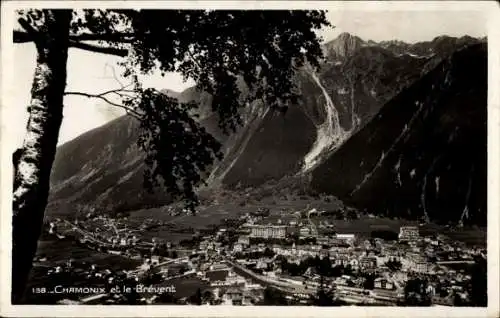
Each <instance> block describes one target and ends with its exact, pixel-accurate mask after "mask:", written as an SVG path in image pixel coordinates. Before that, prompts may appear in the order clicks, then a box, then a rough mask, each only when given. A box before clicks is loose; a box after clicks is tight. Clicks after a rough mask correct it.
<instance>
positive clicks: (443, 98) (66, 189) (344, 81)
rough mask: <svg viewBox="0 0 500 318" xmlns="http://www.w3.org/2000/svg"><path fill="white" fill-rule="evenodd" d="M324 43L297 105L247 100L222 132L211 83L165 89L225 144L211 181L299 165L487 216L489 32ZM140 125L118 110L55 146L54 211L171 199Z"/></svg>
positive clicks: (457, 212) (409, 202)
mask: <svg viewBox="0 0 500 318" xmlns="http://www.w3.org/2000/svg"><path fill="white" fill-rule="evenodd" d="M323 52H324V55H325V61H324V63H323V65H322V67H321V70H320V71H319V72H317V73H316V72H313V71H312V70H311V69H310V68H307V67H304V68H303V69H301V70H300V71H299V72H297V74H296V76H295V79H294V80H295V81H296V86H297V87H298V89H299V90H300V93H301V98H300V100H299V102H298V103H297V104H296V105H292V106H291V107H289V109H288V110H287V112H286V113H284V114H283V113H279V112H274V111H272V110H269V108H268V107H267V106H266V105H263V104H262V103H261V102H254V103H253V104H252V105H250V107H247V108H246V109H245V110H244V112H243V114H242V115H243V119H244V124H243V125H242V127H240V129H239V130H238V131H237V132H236V133H234V134H231V135H229V136H227V135H225V134H223V133H222V131H221V129H220V128H219V127H218V117H217V114H215V113H213V112H212V111H211V96H210V95H209V94H207V93H204V92H199V91H197V90H196V89H195V88H189V89H187V90H185V91H183V92H181V93H176V92H171V91H168V92H167V91H165V93H168V94H169V95H170V96H173V97H176V98H178V99H179V100H180V101H184V102H185V101H195V102H196V103H197V104H198V105H199V107H198V114H199V115H200V117H199V120H200V123H201V125H203V126H204V127H205V128H206V129H207V130H208V131H209V132H210V133H212V134H213V135H214V136H215V137H216V138H217V139H218V140H219V141H220V142H221V143H222V144H223V151H224V154H225V156H224V159H223V160H222V161H220V162H217V163H216V165H215V166H214V167H213V169H212V170H211V171H210V177H209V179H208V180H209V186H208V187H209V188H211V189H221V188H222V189H230V190H232V191H236V192H237V191H241V190H244V189H249V188H252V189H258V188H259V187H262V186H263V185H265V184H269V183H270V182H272V183H273V184H276V187H280V186H281V187H284V184H287V186H289V184H290V180H295V179H297V178H296V177H297V176H299V177H300V178H299V179H300V180H304V179H306V180H308V181H307V189H308V191H309V192H311V193H323V194H331V195H334V196H337V197H338V198H340V199H341V200H343V201H345V202H346V203H348V204H350V205H352V206H353V207H356V208H358V209H360V210H367V211H369V212H371V213H377V214H384V215H391V216H392V215H395V216H403V217H408V218H426V219H429V220H436V221H442V222H448V221H452V222H471V223H484V222H485V218H486V198H485V196H486V118H487V117H486V110H487V103H486V87H487V84H486V78H487V71H486V68H487V50H486V40H485V39H476V38H472V37H468V36H464V37H461V38H453V37H447V36H440V37H437V38H435V39H434V40H432V41H429V42H420V43H414V44H408V43H404V42H401V41H385V42H379V43H376V42H374V41H365V40H362V39H360V38H359V37H357V36H354V35H351V34H348V33H342V34H340V35H339V36H338V37H337V38H336V39H335V40H333V41H331V42H328V43H326V44H325V45H324V46H323ZM138 126H139V125H138V122H136V120H135V119H134V118H131V117H120V118H118V119H116V120H114V121H111V122H109V123H108V124H106V125H104V126H102V127H99V128H97V129H94V130H92V131H89V132H87V133H85V134H83V135H81V136H79V137H78V138H76V139H74V140H72V141H70V142H67V143H65V144H63V145H61V146H60V147H59V148H58V151H57V154H56V159H55V163H54V168H53V171H52V177H51V195H50V198H49V207H48V211H49V214H50V213H52V214H58V213H78V212H81V210H82V209H84V208H88V207H89V206H92V207H94V208H95V209H99V210H103V211H107V212H111V211H115V212H116V211H120V210H134V209H141V208H147V207H151V206H161V205H164V204H168V203H169V202H171V198H170V196H169V195H168V193H165V192H163V191H161V190H158V191H157V193H155V194H148V193H147V192H146V191H145V190H144V189H143V188H142V172H143V169H144V165H143V158H144V154H143V153H142V152H141V151H140V150H139V149H138V147H137V146H136V140H137V136H138ZM304 177H305V178H304ZM301 182H302V181H301ZM292 183H293V182H292ZM457 197H460V198H462V199H460V200H457V199H456V198H457ZM445 211H446V213H443V212H445Z"/></svg>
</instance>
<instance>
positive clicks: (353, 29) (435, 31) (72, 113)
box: [2, 10, 487, 147]
mask: <svg viewBox="0 0 500 318" xmlns="http://www.w3.org/2000/svg"><path fill="white" fill-rule="evenodd" d="M327 18H328V20H329V21H330V22H331V23H332V24H333V25H334V26H335V28H333V29H332V28H329V29H324V30H321V31H320V32H319V34H320V35H321V36H322V37H323V38H324V40H325V41H329V40H332V39H334V38H335V37H336V36H338V34H340V33H341V32H349V33H351V34H354V35H357V36H359V37H361V38H362V39H364V40H374V41H382V40H393V39H398V40H402V41H405V42H418V41H428V40H432V39H433V38H434V37H436V36H439V35H451V36H462V35H466V34H467V35H470V36H476V37H482V36H485V35H486V34H487V26H486V19H485V16H484V13H483V12H479V11H478V12H473V11H372V12H364V11H359V10H358V11H355V10H335V11H329V12H328V13H327ZM11 53H12V56H11V57H12V59H11V60H10V61H12V62H13V65H11V67H12V68H13V78H12V82H11V85H10V86H9V88H8V90H7V93H8V94H11V95H9V96H10V97H12V99H10V100H12V101H15V103H10V104H7V105H3V106H2V107H4V109H3V110H2V113H3V115H4V116H5V117H4V118H9V120H8V122H5V121H3V124H4V129H6V130H4V133H6V135H7V136H9V139H11V141H13V144H14V145H16V147H19V146H21V145H22V140H23V137H24V133H25V127H26V122H27V118H28V114H27V112H26V106H27V105H28V104H29V102H30V89H31V83H32V79H33V73H34V68H35V57H36V54H35V53H36V52H35V47H34V45H33V44H32V43H27V44H15V45H14V46H13V50H12V51H11ZM119 59H120V58H118V57H115V56H109V55H104V54H96V53H91V52H87V51H82V50H78V49H70V52H69V58H68V64H67V69H68V79H67V91H79V92H86V93H99V92H103V91H106V90H110V89H115V88H118V87H119V85H120V84H119V83H118V82H117V80H116V79H115V78H113V76H112V75H113V71H112V70H113V67H114V69H115V73H116V74H118V75H119V73H120V72H121V71H120V67H119V66H116V62H118V61H119ZM121 80H122V81H123V79H121ZM142 81H143V84H144V86H145V87H154V88H157V89H164V88H168V89H171V90H174V91H182V90H184V89H186V88H188V87H190V86H192V85H193V84H194V83H193V82H192V81H188V82H184V81H183V80H182V78H181V76H180V75H179V74H167V75H166V76H165V77H161V76H160V75H154V76H148V77H144V78H142ZM64 104H65V106H64V119H63V124H62V127H61V130H60V135H59V144H62V143H64V142H66V141H69V140H71V139H73V138H75V137H77V136H78V135H80V134H82V133H84V132H86V131H88V130H90V129H93V128H96V127H98V126H101V125H103V124H105V123H106V122H108V121H110V120H112V119H114V118H116V117H118V116H121V115H123V112H122V111H121V110H119V109H117V108H115V107H112V106H109V105H107V104H105V103H104V102H100V101H97V100H95V99H88V98H85V97H81V96H66V97H65V99H64Z"/></svg>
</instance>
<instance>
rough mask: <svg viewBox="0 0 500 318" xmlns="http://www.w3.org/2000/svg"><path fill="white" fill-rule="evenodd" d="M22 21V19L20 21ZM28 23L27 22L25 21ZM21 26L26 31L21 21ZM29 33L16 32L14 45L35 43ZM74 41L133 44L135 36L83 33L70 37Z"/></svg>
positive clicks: (14, 33) (129, 34)
mask: <svg viewBox="0 0 500 318" xmlns="http://www.w3.org/2000/svg"><path fill="white" fill-rule="evenodd" d="M20 20H21V19H20ZM24 22H26V21H24ZM19 23H20V24H21V26H22V27H23V28H24V29H26V27H25V26H24V25H23V24H22V22H21V21H19ZM26 31H27V32H23V31H19V30H14V31H13V40H14V43H27V42H33V40H34V37H33V35H32V34H31V32H29V30H28V29H26ZM69 38H70V40H72V41H77V42H79V41H107V42H114V43H132V42H133V41H134V34H132V33H108V34H91V33H83V34H72V35H70V36H69Z"/></svg>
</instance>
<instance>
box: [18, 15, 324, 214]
mask: <svg viewBox="0 0 500 318" xmlns="http://www.w3.org/2000/svg"><path fill="white" fill-rule="evenodd" d="M47 12H48V10H27V11H20V12H19V15H20V16H21V17H23V18H24V19H25V20H27V21H28V23H29V24H31V25H33V26H34V27H35V28H42V27H43V20H44V15H45V14H47ZM329 25H330V24H329V23H328V22H327V20H326V17H325V13H324V12H322V11H298V10H297V11H259V10H255V11H243V10H242V11H214V10H132V9H126V10H100V9H86V10H81V11H74V12H73V19H72V21H71V25H70V29H71V32H72V34H71V35H70V46H74V47H77V48H82V49H87V50H90V51H95V52H102V53H108V54H114V55H119V56H123V57H125V59H124V60H123V61H122V62H120V65H121V66H122V67H123V75H124V76H125V77H126V78H130V79H131V80H132V82H133V83H134V84H135V85H134V88H133V90H132V91H134V92H135V93H137V94H135V96H133V97H127V96H122V97H123V106H124V108H126V109H127V112H128V113H129V114H131V115H134V116H135V117H136V118H138V119H139V120H141V125H140V127H141V134H140V138H139V141H138V143H139V145H140V146H141V147H142V149H144V150H145V151H146V153H147V157H146V163H147V165H148V167H149V168H148V169H147V171H146V173H145V185H146V186H148V187H149V188H150V189H152V188H154V187H155V186H158V185H159V184H160V182H159V181H160V179H162V180H163V186H165V187H166V189H167V190H168V191H169V192H171V193H172V194H173V195H175V196H179V197H183V198H184V199H187V203H188V207H189V208H190V209H193V208H194V206H195V205H196V204H197V203H198V202H197V199H196V195H195V189H196V187H197V186H199V185H200V184H202V180H203V177H204V176H203V173H204V172H205V171H206V170H207V168H208V167H210V166H211V165H212V164H213V163H214V162H215V160H217V159H220V158H221V155H222V154H221V152H220V149H221V146H220V145H219V144H218V142H217V141H216V140H215V139H214V138H213V137H212V136H210V134H209V133H207V132H206V131H205V130H204V129H203V128H202V127H200V125H199V124H198V123H197V122H196V121H195V119H194V118H193V116H192V114H193V112H195V110H196V107H197V105H195V104H180V103H178V102H177V100H175V99H172V98H170V97H167V96H164V95H162V94H161V93H160V92H158V91H155V90H151V89H142V87H141V85H140V83H138V81H137V78H138V75H139V74H148V73H152V72H154V71H160V72H161V73H162V74H164V73H166V72H178V73H180V74H182V75H183V77H184V78H185V79H187V78H190V79H192V80H194V81H195V82H196V86H197V89H199V90H201V91H205V92H207V93H209V94H210V95H211V96H212V109H213V111H215V112H217V113H218V115H219V116H218V117H219V124H220V126H221V128H222V129H223V131H224V132H225V133H229V132H231V131H233V132H234V131H235V130H236V129H237V127H238V126H239V125H241V124H242V118H241V111H240V110H241V109H242V108H243V107H246V106H247V107H248V106H251V105H252V103H253V102H254V101H256V100H261V101H263V102H264V105H265V107H270V108H272V109H278V110H281V111H285V110H286V109H287V107H288V105H290V104H293V103H296V102H297V98H298V95H297V92H296V89H295V87H294V83H293V74H294V72H295V70H296V69H298V68H300V67H302V66H303V65H304V64H305V63H309V64H310V65H311V66H313V67H314V68H318V67H319V61H320V59H321V58H322V51H321V47H320V45H319V38H318V37H317V35H316V34H315V33H314V30H315V29H319V28H321V27H323V26H329ZM15 35H16V33H15ZM15 38H16V36H15ZM89 41H90V42H89ZM96 43H97V44H96ZM124 88H125V87H124ZM113 93H114V92H113ZM99 97H101V98H102V97H103V96H99Z"/></svg>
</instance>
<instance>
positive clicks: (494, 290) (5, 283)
mask: <svg viewBox="0 0 500 318" xmlns="http://www.w3.org/2000/svg"><path fill="white" fill-rule="evenodd" d="M285 4H286V9H306V8H314V9H324V10H352V11H425V10H432V11H436V10H443V11H464V10H468V11H486V12H488V13H489V19H488V30H489V32H488V48H489V52H488V54H489V55H488V56H489V62H488V63H489V65H488V67H489V76H488V80H489V86H488V87H489V89H488V299H489V307H488V308H487V309H486V308H457V307H431V308H410V307H406V308H405V307H333V308H318V307H260V306H257V307H224V306H212V307H211V306H201V307H199V306H157V305H151V306H69V305H68V306H65V305H57V306H12V305H11V304H10V281H11V278H10V254H11V253H10V246H11V223H10V222H11V199H10V198H11V193H12V187H11V185H12V179H11V178H12V173H11V171H12V170H11V169H12V167H11V154H10V153H8V152H7V151H6V150H7V149H12V148H9V147H8V143H9V139H8V136H5V135H4V134H1V135H0V145H1V149H2V152H1V154H2V156H1V167H2V169H1V170H0V175H1V176H2V179H1V190H2V199H3V200H1V206H2V210H1V211H2V213H1V215H0V227H1V231H0V233H1V238H0V254H1V258H0V260H1V262H0V278H1V283H0V315H1V316H16V317H20V316H25V317H42V316H43V317H56V316H57V317H70V316H80V317H96V316H100V317H103V316H120V317H138V316H151V317H164V316H169V317H171V316H177V317H180V316H182V317H251V316H259V317H331V316H336V317H344V316H349V317H410V316H411V317H442V316H446V317H499V316H500V311H499V303H498V300H499V280H498V278H499V275H498V274H499V273H498V271H499V244H498V239H499V236H498V230H499V225H500V218H499V215H498V214H499V212H500V204H499V199H498V193H500V191H499V181H500V170H499V169H498V163H499V158H498V155H499V154H500V136H499V130H500V102H499V101H500V76H499V74H500V56H499V50H498V48H499V47H500V23H499V22H500V14H499V13H500V10H499V6H498V4H496V2H494V1H488V2H478V1H444V2H439V1H416V2H412V1H384V2H380V1H369V2H367V1H359V2H357V1H352V2H339V1H335V2H334V1H307V2H306V1H286V2H284V1H265V2H264V1H260V2H258V1H241V2H235V1H161V2H160V1H143V2H142V1H136V2H131V1H130V2H126V1H73V2H70V1H18V2H14V1H4V2H2V16H1V17H2V20H1V21H2V28H1V39H2V42H1V51H2V69H1V70H2V72H1V74H4V76H2V85H1V87H2V95H1V96H2V105H4V104H6V103H12V102H15V101H13V100H10V99H9V98H10V97H9V92H8V91H6V90H5V88H6V87H8V85H7V84H8V83H9V77H8V75H5V74H12V72H13V71H14V70H13V69H12V63H9V60H11V59H13V58H14V57H13V56H12V53H13V52H12V31H11V30H12V28H13V27H12V26H13V22H14V19H13V15H12V14H11V13H12V12H13V10H14V9H15V8H21V7H24V8H27V7H31V8H47V7H52V8H67V7H73V8H85V7H93V8H110V7H112V8H117V7H129V8H151V9H152V8H165V9H166V8H177V9H195V8H211V9H284V7H285V6H284V5H285ZM415 27H418V26H415ZM19 107H25V105H19ZM0 115H1V112H0ZM0 118H2V117H1V116H0ZM6 121H8V118H2V131H3V125H4V123H5V122H6ZM495 194H496V195H495Z"/></svg>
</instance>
